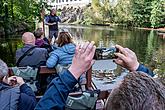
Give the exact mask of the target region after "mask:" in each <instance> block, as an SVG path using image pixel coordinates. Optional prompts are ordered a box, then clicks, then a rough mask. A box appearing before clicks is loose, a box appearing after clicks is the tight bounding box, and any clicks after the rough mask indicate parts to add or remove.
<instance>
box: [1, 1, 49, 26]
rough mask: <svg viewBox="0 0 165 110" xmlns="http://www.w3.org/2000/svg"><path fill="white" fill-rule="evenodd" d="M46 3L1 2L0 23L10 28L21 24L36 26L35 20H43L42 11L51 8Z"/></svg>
mask: <svg viewBox="0 0 165 110" xmlns="http://www.w3.org/2000/svg"><path fill="white" fill-rule="evenodd" d="M44 1H45V0H44ZM44 1H43V0H40V1H36V0H0V7H1V8H0V21H1V22H0V23H2V26H3V25H4V26H5V25H8V26H9V27H12V26H13V24H14V25H15V24H19V23H20V22H21V23H27V24H29V25H31V26H34V22H35V19H36V18H39V19H41V17H40V16H41V15H40V12H41V9H42V8H48V7H49V6H48V5H47V2H44Z"/></svg>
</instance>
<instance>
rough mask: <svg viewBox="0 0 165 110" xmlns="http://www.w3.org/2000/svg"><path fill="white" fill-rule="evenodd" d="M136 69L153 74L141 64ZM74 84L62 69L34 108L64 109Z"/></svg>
mask: <svg viewBox="0 0 165 110" xmlns="http://www.w3.org/2000/svg"><path fill="white" fill-rule="evenodd" d="M138 71H143V72H148V73H147V74H149V75H154V74H153V73H152V72H151V71H150V70H149V69H148V68H146V67H145V66H143V65H139V68H138ZM76 84H77V80H76V79H75V78H74V76H73V75H72V74H71V73H70V72H69V71H68V70H65V71H62V73H61V74H59V77H56V78H54V79H53V80H52V82H51V83H50V85H49V87H48V90H47V91H46V92H45V94H44V96H43V97H42V98H41V100H40V101H39V103H38V104H37V106H36V108H35V110H64V108H65V101H66V99H67V96H68V94H69V92H70V91H71V89H72V88H73V87H74V86H75V85H76Z"/></svg>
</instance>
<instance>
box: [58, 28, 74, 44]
mask: <svg viewBox="0 0 165 110" xmlns="http://www.w3.org/2000/svg"><path fill="white" fill-rule="evenodd" d="M56 43H57V45H58V46H59V47H62V46H63V45H65V44H69V43H73V41H72V36H71V34H70V33H69V32H68V31H67V30H66V29H62V30H61V31H60V32H59V35H58V38H57V41H56Z"/></svg>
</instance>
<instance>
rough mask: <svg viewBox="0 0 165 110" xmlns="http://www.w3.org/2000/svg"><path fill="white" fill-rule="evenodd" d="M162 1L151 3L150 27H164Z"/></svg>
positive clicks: (164, 16)
mask: <svg viewBox="0 0 165 110" xmlns="http://www.w3.org/2000/svg"><path fill="white" fill-rule="evenodd" d="M163 3H164V1H163V0H159V1H153V2H152V10H151V17H150V21H151V27H153V28H154V27H159V26H160V25H165V23H164V22H163V21H165V8H163Z"/></svg>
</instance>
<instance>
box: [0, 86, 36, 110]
mask: <svg viewBox="0 0 165 110" xmlns="http://www.w3.org/2000/svg"><path fill="white" fill-rule="evenodd" d="M4 87H5V88H9V89H10V88H11V87H10V86H9V85H7V84H4V83H0V91H2V90H3V89H4ZM19 89H20V90H19V99H18V100H15V101H18V102H17V103H18V104H17V105H18V106H17V110H33V109H34V107H35V106H36V98H35V94H34V92H33V91H32V89H31V88H30V87H29V86H27V84H23V85H21V86H20V88H19ZM12 100H13V99H12ZM14 103H15V102H14ZM1 107H2V106H1ZM11 110H12V109H11Z"/></svg>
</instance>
